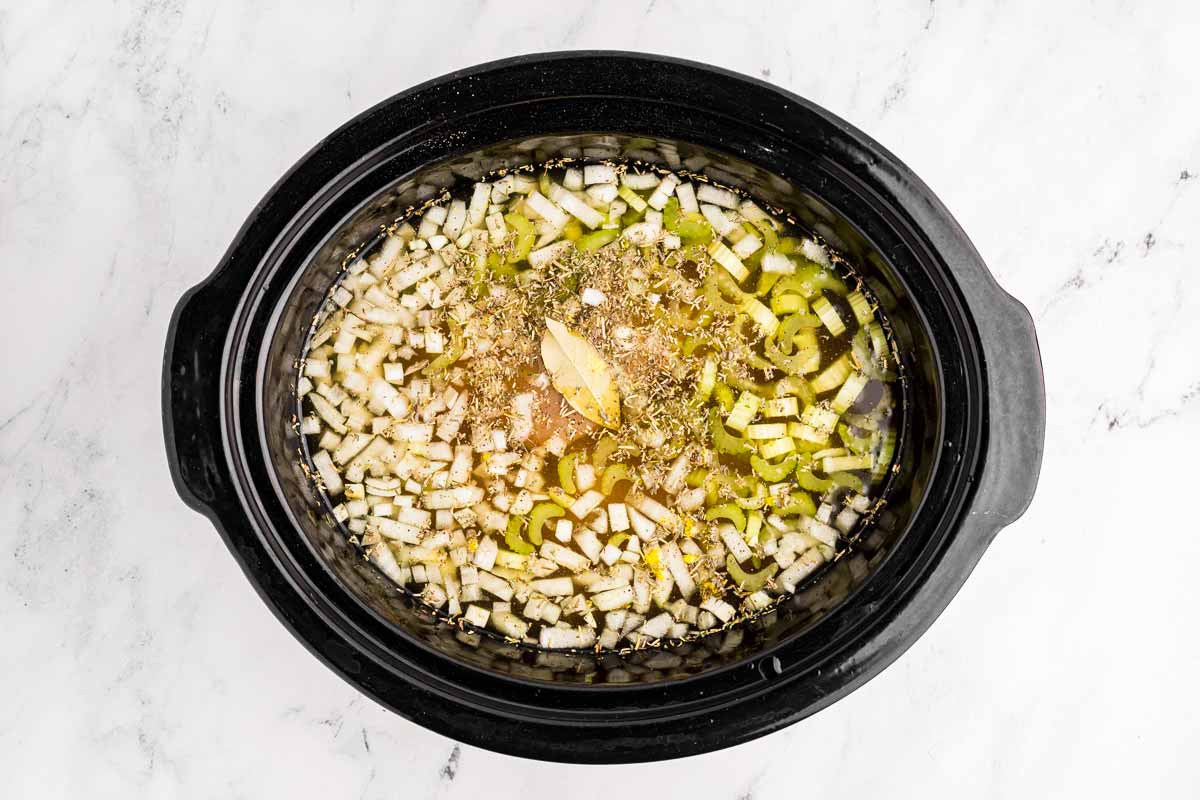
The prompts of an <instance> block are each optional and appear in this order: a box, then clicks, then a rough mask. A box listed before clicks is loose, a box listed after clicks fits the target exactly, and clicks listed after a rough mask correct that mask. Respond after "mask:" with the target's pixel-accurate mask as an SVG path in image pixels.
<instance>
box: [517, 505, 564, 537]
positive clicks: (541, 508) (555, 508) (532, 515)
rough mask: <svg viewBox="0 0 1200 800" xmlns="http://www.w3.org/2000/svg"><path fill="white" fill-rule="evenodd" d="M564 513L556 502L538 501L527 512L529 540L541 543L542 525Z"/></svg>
mask: <svg viewBox="0 0 1200 800" xmlns="http://www.w3.org/2000/svg"><path fill="white" fill-rule="evenodd" d="M566 513H567V512H566V511H565V510H564V509H563V508H562V507H561V506H559V505H558V504H557V503H538V504H537V505H536V506H534V507H533V509H532V510H531V511H530V512H529V541H530V542H532V543H533V544H535V545H540V544H541V543H542V528H543V526H545V524H546V523H547V522H548V521H549V520H551V519H553V518H555V517H561V516H563V515H564V514H566ZM510 524H511V522H510Z"/></svg>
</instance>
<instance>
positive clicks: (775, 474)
mask: <svg viewBox="0 0 1200 800" xmlns="http://www.w3.org/2000/svg"><path fill="white" fill-rule="evenodd" d="M798 463H800V462H799V459H797V458H796V457H795V456H789V457H787V458H785V459H784V460H783V461H780V462H779V463H778V464H772V463H771V462H770V461H768V460H767V459H765V458H761V457H759V456H758V455H752V456H750V467H751V468H752V469H753V470H754V472H755V474H757V475H758V477H760V478H762V479H763V480H764V481H766V482H767V483H778V482H779V481H781V480H783V479H784V478H786V477H787V476H789V475H791V474H792V471H793V470H794V469H796V465H797V464H798Z"/></svg>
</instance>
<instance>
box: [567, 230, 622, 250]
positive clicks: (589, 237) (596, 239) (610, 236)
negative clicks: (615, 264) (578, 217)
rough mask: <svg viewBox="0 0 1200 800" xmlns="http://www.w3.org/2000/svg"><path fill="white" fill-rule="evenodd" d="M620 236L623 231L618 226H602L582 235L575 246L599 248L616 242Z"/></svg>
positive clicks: (589, 248)
mask: <svg viewBox="0 0 1200 800" xmlns="http://www.w3.org/2000/svg"><path fill="white" fill-rule="evenodd" d="M620 236H621V231H619V230H617V229H616V228H601V229H600V230H598V231H592V232H591V233H585V234H583V235H582V236H580V237H579V241H577V242H576V243H575V246H576V247H578V248H579V249H580V250H599V249H600V248H601V247H604V245H606V244H609V243H610V242H615V241H616V240H617V239H618V238H619V237H620Z"/></svg>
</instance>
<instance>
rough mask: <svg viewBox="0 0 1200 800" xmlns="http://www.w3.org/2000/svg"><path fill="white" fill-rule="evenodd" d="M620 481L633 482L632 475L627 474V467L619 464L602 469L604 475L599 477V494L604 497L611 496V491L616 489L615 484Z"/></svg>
mask: <svg viewBox="0 0 1200 800" xmlns="http://www.w3.org/2000/svg"><path fill="white" fill-rule="evenodd" d="M621 481H629V482H632V481H633V475H631V474H630V472H629V466H628V465H627V464H622V463H620V462H618V463H616V464H609V465H608V466H607V467H605V468H604V474H603V475H601V476H600V492H601V493H602V494H605V495H611V494H612V493H613V490H614V489H616V488H617V484H618V483H620V482H621Z"/></svg>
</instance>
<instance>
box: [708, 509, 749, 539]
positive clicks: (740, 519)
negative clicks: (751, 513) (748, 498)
mask: <svg viewBox="0 0 1200 800" xmlns="http://www.w3.org/2000/svg"><path fill="white" fill-rule="evenodd" d="M704 518H705V519H706V520H708V521H709V522H712V521H713V520H718V519H725V520H729V521H730V522H732V523H733V526H734V527H735V528H737V529H738V531H739V532H740V531H745V530H746V512H744V511H742V509H741V507H740V506H738V504H737V503H722V504H721V505H719V506H713V507H712V508H710V509H708V510H707V511H705V512H704Z"/></svg>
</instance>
